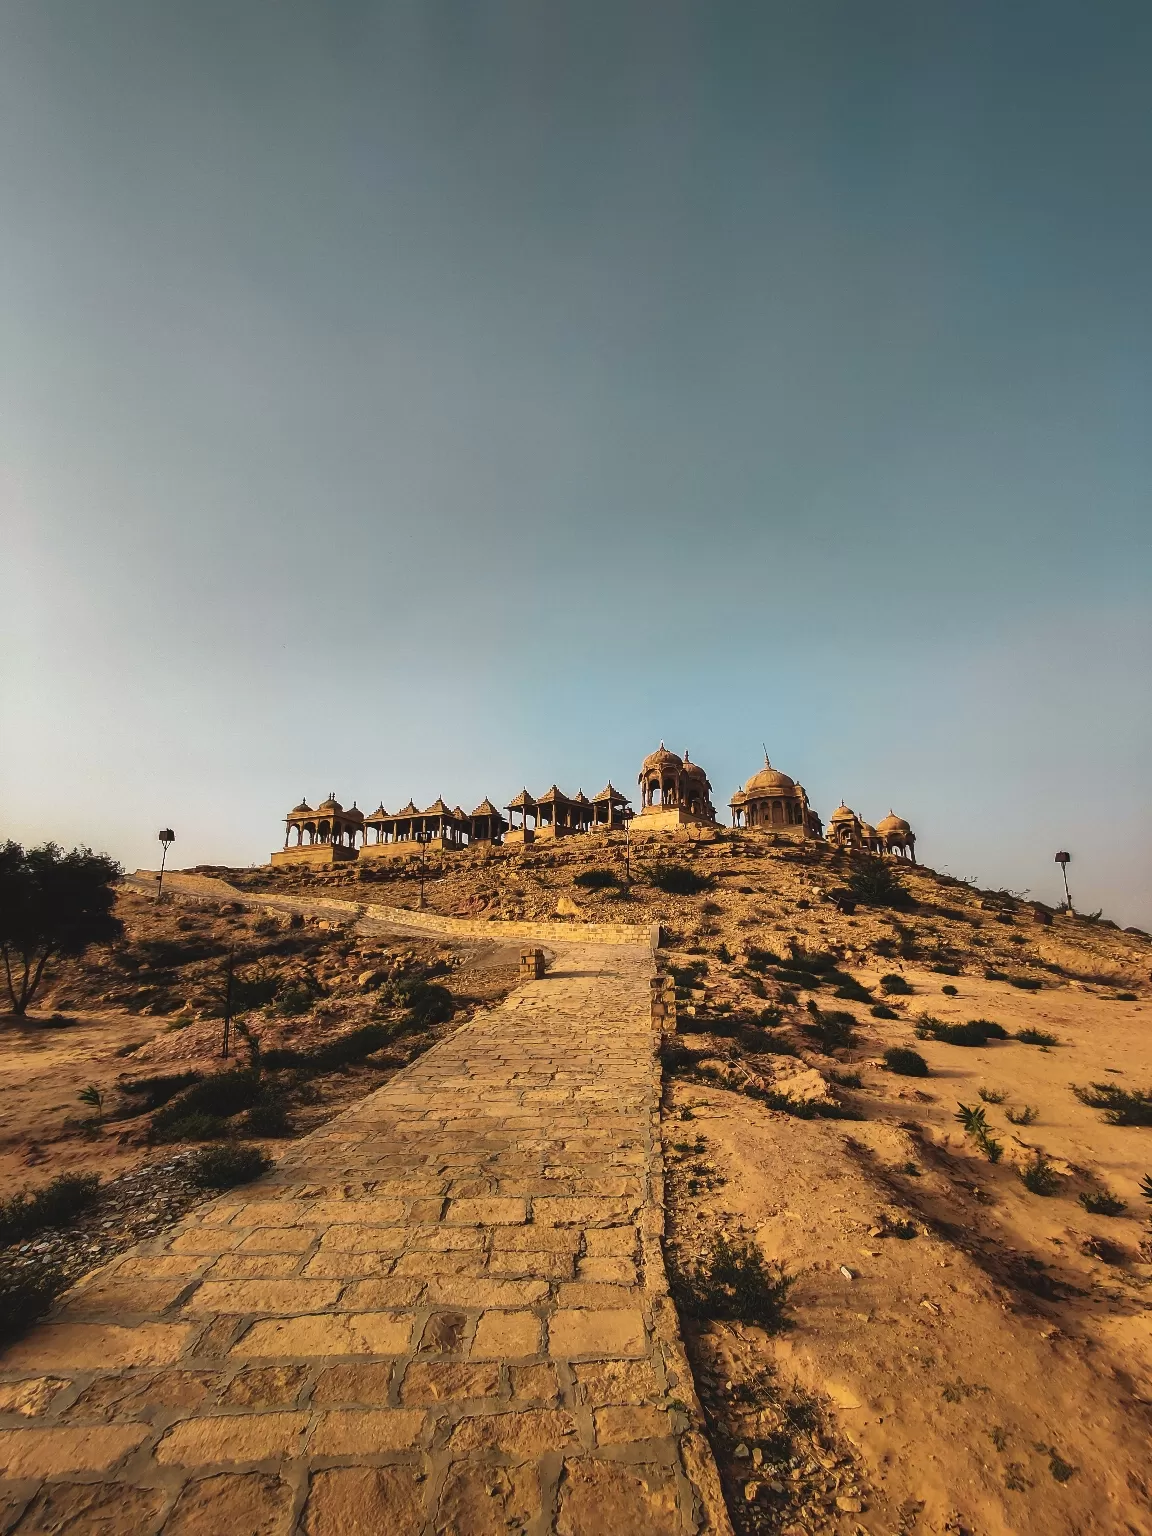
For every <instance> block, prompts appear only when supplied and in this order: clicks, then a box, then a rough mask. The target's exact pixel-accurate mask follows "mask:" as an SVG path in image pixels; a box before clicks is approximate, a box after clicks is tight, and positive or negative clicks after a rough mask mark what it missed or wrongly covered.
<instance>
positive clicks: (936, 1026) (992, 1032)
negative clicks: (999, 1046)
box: [916, 1014, 1008, 1045]
mask: <svg viewBox="0 0 1152 1536" xmlns="http://www.w3.org/2000/svg"><path fill="white" fill-rule="evenodd" d="M916 1035H917V1038H918V1039H920V1040H940V1041H943V1043H944V1044H945V1045H986V1044H987V1043H988V1041H989V1040H1007V1039H1008V1031H1007V1030H1006V1029H1005V1028H1004V1026H1003V1025H1002V1024H993V1023H992V1021H991V1019H969V1020H968V1022H967V1024H944V1023H942V1022H941V1020H940V1019H934V1018H932V1017H931V1016H930V1015H929V1014H925V1015H924V1017H923V1018H922V1019H921V1020H920V1021H919V1023H918V1024H917V1025H916Z"/></svg>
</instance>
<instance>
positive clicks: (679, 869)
mask: <svg viewBox="0 0 1152 1536" xmlns="http://www.w3.org/2000/svg"><path fill="white" fill-rule="evenodd" d="M648 879H649V883H650V884H652V885H654V886H655V887H656V889H657V890H658V891H663V892H664V893H665V894H666V895H668V896H699V895H700V893H701V892H702V891H707V890H711V888H712V877H711V876H710V875H698V874H697V873H696V871H695V870H694V869H689V868H688V867H687V866H686V865H684V864H661V865H659V866H658V867H657V868H656V869H654V870H652V872H651V873H650V874H649V876H648Z"/></svg>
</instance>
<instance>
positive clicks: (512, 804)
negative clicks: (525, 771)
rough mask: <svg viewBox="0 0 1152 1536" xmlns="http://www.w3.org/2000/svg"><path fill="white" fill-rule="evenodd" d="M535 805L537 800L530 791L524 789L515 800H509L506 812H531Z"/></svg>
mask: <svg viewBox="0 0 1152 1536" xmlns="http://www.w3.org/2000/svg"><path fill="white" fill-rule="evenodd" d="M535 804H536V802H535V800H533V798H532V796H531V795H530V794H529V793H528V791H527V790H526V789H522V790H521V791H520V793H519V794H518V795H517V796H516V798H515V800H509V802H508V804H507V805H506V806H505V807H504V809H505V810H506V811H530V810H531V809H532V807H533V806H534V805H535Z"/></svg>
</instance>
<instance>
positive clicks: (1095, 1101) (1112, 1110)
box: [1072, 1083, 1152, 1198]
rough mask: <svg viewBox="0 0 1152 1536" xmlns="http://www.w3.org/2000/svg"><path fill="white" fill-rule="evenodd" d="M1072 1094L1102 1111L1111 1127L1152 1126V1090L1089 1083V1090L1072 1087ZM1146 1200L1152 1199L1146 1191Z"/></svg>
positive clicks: (1142, 1188) (1090, 1106) (1142, 1189)
mask: <svg viewBox="0 0 1152 1536" xmlns="http://www.w3.org/2000/svg"><path fill="white" fill-rule="evenodd" d="M1072 1092H1073V1093H1074V1094H1075V1095H1076V1097H1077V1098H1078V1099H1079V1100H1080V1102H1081V1104H1087V1105H1088V1107H1089V1108H1090V1109H1102V1110H1103V1111H1104V1118H1105V1120H1106V1121H1107V1122H1108V1124H1109V1125H1152V1089H1145V1090H1144V1091H1143V1092H1141V1091H1139V1090H1134V1091H1132V1090H1129V1089H1127V1088H1118V1087H1116V1086H1114V1085H1113V1084H1112V1083H1089V1085H1088V1087H1087V1088H1077V1086H1076V1085H1075V1083H1073V1085H1072ZM1141 1192H1142V1193H1145V1198H1152V1196H1149V1195H1147V1194H1146V1192H1145V1191H1144V1187H1143V1185H1141Z"/></svg>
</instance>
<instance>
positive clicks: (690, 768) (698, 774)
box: [681, 752, 708, 779]
mask: <svg viewBox="0 0 1152 1536" xmlns="http://www.w3.org/2000/svg"><path fill="white" fill-rule="evenodd" d="M681 772H683V773H689V774H691V775H692V777H693V778H694V779H706V778H707V777H708V775H707V774H706V773H705V772H704V770H703V768H701V766H700V764H699V763H694V762H692V761H691V759H690V758H689V756H688V754H687V752H685V754H684V766H683V768H682V770H681Z"/></svg>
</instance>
